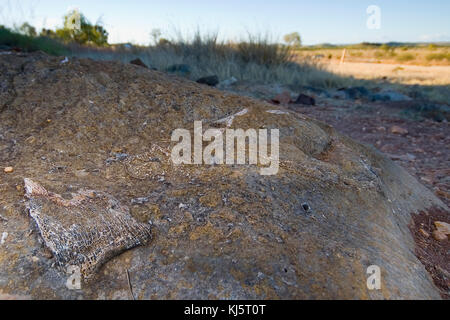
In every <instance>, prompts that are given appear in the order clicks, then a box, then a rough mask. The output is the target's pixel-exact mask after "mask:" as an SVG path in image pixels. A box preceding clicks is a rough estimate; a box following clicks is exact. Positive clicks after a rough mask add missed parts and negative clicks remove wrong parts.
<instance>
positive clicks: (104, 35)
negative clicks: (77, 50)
mask: <svg viewBox="0 0 450 320" xmlns="http://www.w3.org/2000/svg"><path fill="white" fill-rule="evenodd" d="M43 33H46V34H47V35H49V36H54V37H57V38H60V39H61V40H63V41H64V42H76V43H78V44H81V45H85V44H88V45H89V44H91V45H92V44H94V45H97V46H106V45H108V32H107V31H106V30H105V29H104V28H103V26H101V25H100V24H95V25H93V24H91V23H90V22H89V20H88V19H87V18H86V17H85V16H84V15H83V14H81V13H79V12H78V11H77V10H72V11H71V12H69V13H68V14H67V15H66V16H64V27H63V28H60V29H56V31H55V32H52V31H50V30H43Z"/></svg>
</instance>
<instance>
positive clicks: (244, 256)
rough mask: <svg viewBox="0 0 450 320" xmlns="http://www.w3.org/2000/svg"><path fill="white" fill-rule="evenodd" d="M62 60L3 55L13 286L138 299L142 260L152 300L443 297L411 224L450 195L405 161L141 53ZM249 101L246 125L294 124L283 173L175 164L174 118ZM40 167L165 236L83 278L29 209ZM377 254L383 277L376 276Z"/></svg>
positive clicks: (1, 159) (5, 262)
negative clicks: (148, 63) (377, 282)
mask: <svg viewBox="0 0 450 320" xmlns="http://www.w3.org/2000/svg"><path fill="white" fill-rule="evenodd" d="M60 60H61V59H60V58H53V57H48V56H45V55H43V54H39V53H36V54H30V55H29V54H21V53H14V54H10V55H3V56H0V70H1V73H0V81H1V83H2V86H1V87H0V90H1V91H0V97H2V100H1V101H0V133H1V134H0V150H1V151H2V152H1V153H0V167H6V166H7V165H8V163H14V172H13V173H10V174H4V173H1V176H0V177H1V180H0V214H1V215H2V216H3V217H5V218H6V219H7V221H4V222H2V224H0V233H3V232H7V233H8V237H7V240H6V241H5V243H4V244H3V245H1V246H0V296H5V297H27V298H40V299H55V298H65V299H78V298H84V299H90V298H93V299H105V298H106V299H115V298H119V299H121V298H123V299H130V298H131V295H130V294H129V286H128V281H127V273H128V272H129V275H130V282H131V283H132V287H133V291H134V296H135V297H136V298H138V299H163V298H169V299H170V298H172V299H182V298H190V299H197V298H222V299H223V298H231V299H240V298H246V299H256V298H263V299H264V298H266V299H287V298H291V299H325V298H328V299H330V298H341V299H386V298H389V299H396V298H420V299H429V298H436V299H438V298H440V295H439V291H438V289H437V288H436V287H435V285H434V284H433V282H432V279H431V277H430V275H429V274H428V272H427V271H426V270H425V268H424V266H423V265H422V264H421V262H420V261H419V260H418V258H417V257H416V255H415V254H414V248H415V243H414V240H413V237H412V235H411V232H410V230H409V229H408V224H409V223H410V222H411V218H412V216H413V215H414V214H416V213H418V212H419V211H427V210H428V209H429V208H433V207H439V208H441V210H444V211H448V208H447V207H446V206H445V205H444V204H443V203H442V202H441V201H440V200H438V199H437V198H436V197H435V196H434V195H433V194H432V193H431V192H430V191H428V190H427V189H426V188H425V187H423V186H422V185H421V184H419V183H418V182H417V181H416V180H415V179H414V178H412V177H411V176H410V175H409V174H407V173H406V171H405V170H403V169H401V168H400V167H398V166H397V165H395V164H394V163H393V162H392V161H391V160H389V159H387V158H385V157H384V156H382V155H381V154H379V153H377V152H376V151H374V150H372V149H371V148H369V147H366V146H363V145H360V144H358V143H356V142H354V141H352V140H351V139H349V138H346V137H345V136H342V135H340V134H339V133H337V132H336V131H335V130H334V129H333V128H332V127H330V126H328V125H326V124H323V123H321V122H318V121H315V120H311V119H309V118H307V117H305V116H303V115H301V114H298V113H295V112H292V111H288V110H285V109H282V107H277V108H279V109H280V112H274V111H273V109H274V106H273V105H270V104H267V103H264V102H261V101H257V100H253V99H249V98H245V97H241V96H236V95H233V94H230V93H225V92H221V91H218V90H215V89H213V88H209V87H206V86H202V85H199V84H196V83H194V82H191V81H187V80H184V79H180V78H177V77H175V76H170V75H165V74H163V73H160V72H155V71H151V70H148V69H145V68H135V67H134V66H131V65H128V64H127V65H124V64H121V63H115V62H94V61H91V60H82V59H81V60H80V59H73V58H71V59H70V61H69V62H67V63H65V64H63V65H61V64H60V63H59V62H60ZM244 109H247V112H246V113H245V114H242V115H240V116H238V117H235V118H234V120H233V122H232V125H231V126H232V127H233V128H242V129H248V128H255V129H258V128H261V127H265V128H278V129H280V170H279V172H278V174H277V175H273V176H261V175H260V174H259V168H258V167H257V166H253V165H234V166H228V165H181V166H175V165H173V164H172V162H171V159H170V152H171V149H172V147H173V145H174V143H172V142H171V141H170V137H171V133H172V131H173V130H175V129H177V128H185V129H189V130H190V131H191V132H192V131H193V122H194V120H202V121H203V129H204V130H206V129H207V128H210V127H217V121H218V120H220V119H225V118H227V117H230V116H231V115H234V114H237V113H239V112H241V111H242V110H244ZM268 111H271V112H268ZM49 120H50V121H49ZM116 154H126V155H127V157H116V156H114V155H116ZM108 159H114V161H108ZM80 172H83V174H79V173H80ZM26 177H28V178H30V179H32V180H33V181H35V182H37V183H39V184H40V185H42V186H44V187H45V188H46V189H48V190H51V191H52V192H54V193H57V194H60V195H61V197H63V198H64V199H66V201H72V200H73V196H71V193H74V192H76V191H78V190H80V189H91V190H96V191H98V192H104V193H107V194H109V195H111V196H113V197H114V198H115V199H117V201H119V202H120V203H121V204H125V205H127V206H129V209H130V211H129V214H130V215H131V216H132V218H133V219H134V220H136V221H139V222H140V223H149V221H151V224H152V225H153V228H152V233H153V239H152V241H151V242H149V243H147V244H146V245H143V246H138V247H135V248H134V249H131V250H128V251H126V252H124V253H122V254H120V255H118V256H115V257H114V258H112V259H111V260H110V261H108V262H106V263H105V264H104V265H103V266H102V267H101V268H99V269H98V270H97V271H96V272H95V274H93V276H92V277H91V279H90V280H89V281H88V282H83V283H82V288H81V290H69V289H68V288H67V287H66V281H67V278H68V276H69V275H67V274H65V273H64V272H61V270H59V269H58V268H55V266H54V264H55V262H56V258H55V257H52V256H51V255H48V253H47V251H48V250H47V249H46V247H45V245H44V242H45V239H44V241H42V240H43V239H42V237H41V235H40V234H39V232H37V231H38V229H37V226H36V223H35V221H34V219H32V218H31V217H30V212H28V211H27V210H26V205H25V204H26V203H25V200H24V193H25V190H24V185H23V179H24V178H26ZM71 199H72V200H71ZM133 199H146V200H145V201H136V200H134V201H133ZM49 213H50V211H48V212H46V214H49ZM46 250H47V251H46ZM371 265H378V266H379V267H380V268H381V279H382V280H381V281H382V286H381V290H368V288H367V286H366V281H367V277H368V275H367V274H366V270H367V268H368V267H369V266H371Z"/></svg>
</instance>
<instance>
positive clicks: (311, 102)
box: [294, 93, 316, 106]
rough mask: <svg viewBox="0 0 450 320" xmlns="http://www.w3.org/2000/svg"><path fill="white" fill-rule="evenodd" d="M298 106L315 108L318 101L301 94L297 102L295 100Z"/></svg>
mask: <svg viewBox="0 0 450 320" xmlns="http://www.w3.org/2000/svg"><path fill="white" fill-rule="evenodd" d="M294 103H296V104H303V105H306V106H315V105H316V100H314V98H313V97H310V96H307V95H306V94H303V93H301V94H300V95H299V96H298V97H297V100H295V102H294Z"/></svg>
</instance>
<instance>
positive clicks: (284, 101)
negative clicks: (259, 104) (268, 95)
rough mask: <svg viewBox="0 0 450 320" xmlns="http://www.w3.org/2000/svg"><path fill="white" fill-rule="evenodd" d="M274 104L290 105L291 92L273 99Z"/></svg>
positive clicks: (283, 93)
mask: <svg viewBox="0 0 450 320" xmlns="http://www.w3.org/2000/svg"><path fill="white" fill-rule="evenodd" d="M272 102H273V103H276V104H288V103H290V102H291V94H290V93H289V91H283V92H282V93H280V94H279V95H277V96H275V98H273V99H272Z"/></svg>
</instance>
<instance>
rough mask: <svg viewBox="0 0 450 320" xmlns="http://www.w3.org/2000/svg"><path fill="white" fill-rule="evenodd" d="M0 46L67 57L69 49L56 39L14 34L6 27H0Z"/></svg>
mask: <svg viewBox="0 0 450 320" xmlns="http://www.w3.org/2000/svg"><path fill="white" fill-rule="evenodd" d="M0 44H1V45H5V46H9V47H17V48H20V49H21V50H23V51H28V52H32V51H38V50H41V51H44V52H46V53H48V54H51V55H65V54H67V53H68V49H67V48H66V47H65V46H64V45H63V44H61V43H60V42H59V41H57V40H55V39H51V38H48V37H45V36H40V37H32V36H29V35H24V34H21V33H18V32H14V31H12V30H10V29H8V28H5V27H0Z"/></svg>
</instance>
